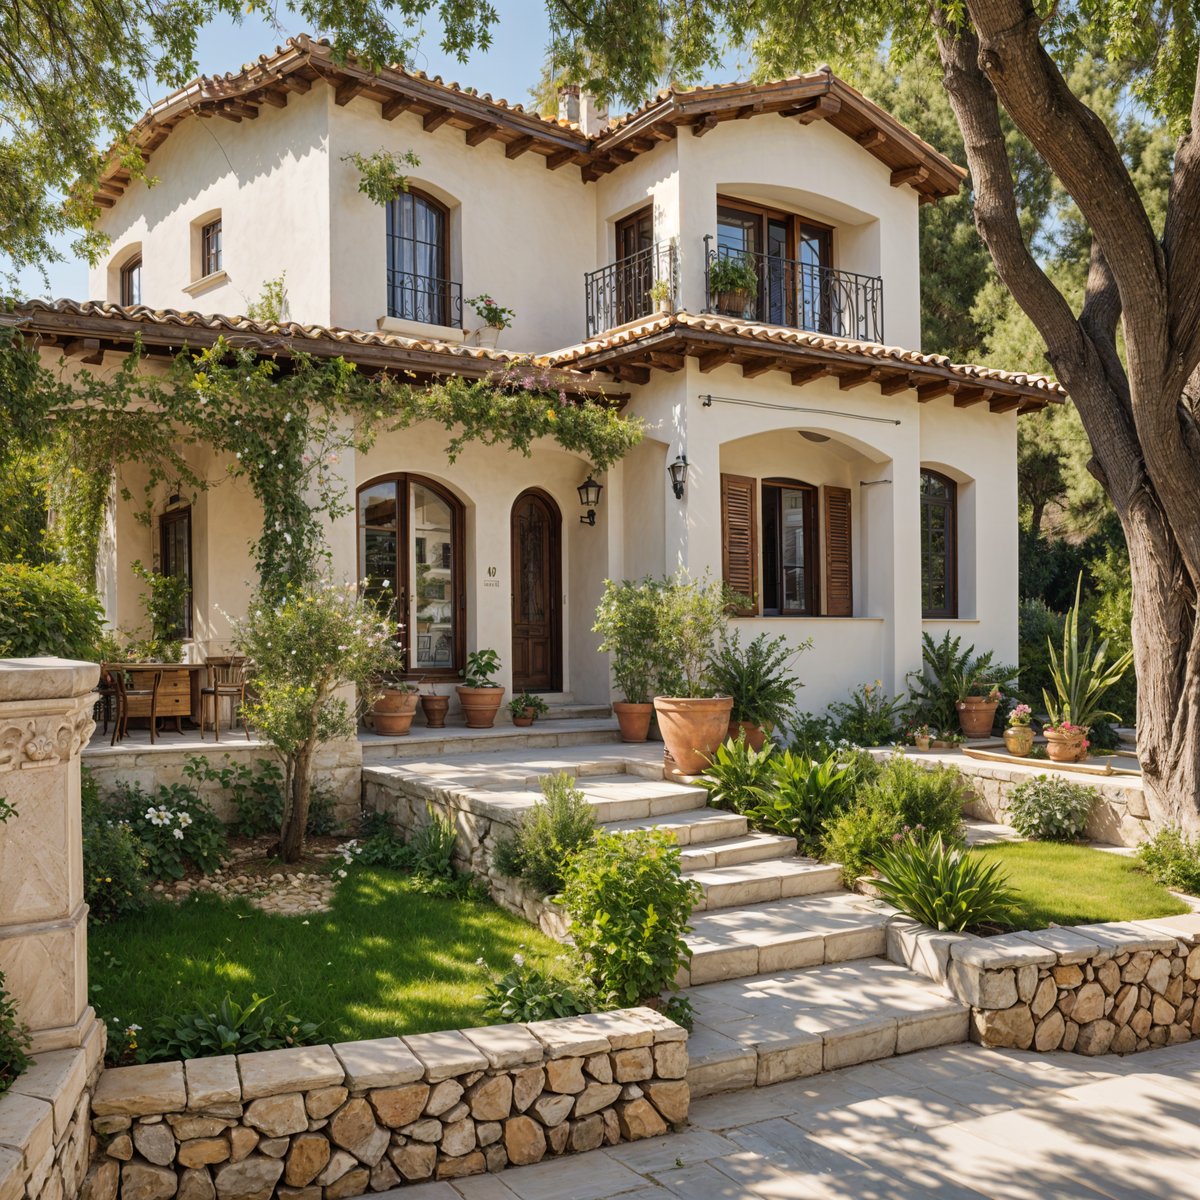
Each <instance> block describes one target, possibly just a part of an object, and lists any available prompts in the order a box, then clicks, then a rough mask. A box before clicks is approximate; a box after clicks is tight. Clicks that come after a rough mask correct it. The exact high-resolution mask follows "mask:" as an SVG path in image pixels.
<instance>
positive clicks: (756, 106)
mask: <svg viewBox="0 0 1200 1200" xmlns="http://www.w3.org/2000/svg"><path fill="white" fill-rule="evenodd" d="M762 110H763V101H761V100H756V101H755V102H754V103H753V104H747V105H746V106H745V107H744V108H739V109H738V110H737V112H735V113H734V114H733V119H734V120H735V121H745V120H748V119H749V118H750V117H757V116H758V114H759V113H760V112H762Z"/></svg>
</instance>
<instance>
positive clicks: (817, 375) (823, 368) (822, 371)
mask: <svg viewBox="0 0 1200 1200" xmlns="http://www.w3.org/2000/svg"><path fill="white" fill-rule="evenodd" d="M832 374H834V369H833V367H832V365H831V364H829V363H816V364H814V365H812V366H808V367H797V368H796V369H795V370H794V371H793V372H792V386H793V387H803V386H804V385H805V384H806V383H813V382H814V381H815V380H817V379H824V378H825V377H826V376H827V375H832Z"/></svg>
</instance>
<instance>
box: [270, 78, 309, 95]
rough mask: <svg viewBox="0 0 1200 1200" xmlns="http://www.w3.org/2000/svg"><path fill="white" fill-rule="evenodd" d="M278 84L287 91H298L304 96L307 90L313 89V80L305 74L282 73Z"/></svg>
mask: <svg viewBox="0 0 1200 1200" xmlns="http://www.w3.org/2000/svg"><path fill="white" fill-rule="evenodd" d="M277 86H278V87H281V88H283V90H284V91H285V92H296V93H298V94H299V95H301V96H303V95H304V93H305V92H309V91H312V80H311V79H305V78H304V76H303V75H281V76H280V77H279V82H278V85H277Z"/></svg>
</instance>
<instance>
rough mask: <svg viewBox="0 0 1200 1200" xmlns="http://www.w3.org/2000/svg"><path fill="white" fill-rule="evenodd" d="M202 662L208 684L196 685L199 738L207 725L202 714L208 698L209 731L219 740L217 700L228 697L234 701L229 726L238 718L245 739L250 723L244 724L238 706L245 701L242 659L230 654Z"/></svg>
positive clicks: (244, 662) (244, 667)
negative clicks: (211, 715) (210, 716)
mask: <svg viewBox="0 0 1200 1200" xmlns="http://www.w3.org/2000/svg"><path fill="white" fill-rule="evenodd" d="M204 665H205V666H206V667H207V668H208V686H207V687H202V688H201V689H200V740H201V741H203V740H204V730H205V729H206V728H207V726H208V722H207V720H206V718H207V715H208V704H209V701H211V702H212V712H213V731H214V733H215V735H216V740H217V741H218V742H219V741H220V740H221V700H222V699H223V698H228V699H229V700H231V701H236V703H234V705H233V712H232V714H231V716H230V725H229V727H230V729H231V730H232V729H233V727H234V726H235V725H236V724H237V723H238V721H239V720H240V721H241V723H242V729H243V730H244V731H245V734H246V741H249V740H250V726H249V725H247V724H246V718H245V716H244V715H243V713H242V707H243V706H244V705H245V703H246V660H245V659H244V658H238V657H233V656H224V657H219V658H206V659H205V660H204Z"/></svg>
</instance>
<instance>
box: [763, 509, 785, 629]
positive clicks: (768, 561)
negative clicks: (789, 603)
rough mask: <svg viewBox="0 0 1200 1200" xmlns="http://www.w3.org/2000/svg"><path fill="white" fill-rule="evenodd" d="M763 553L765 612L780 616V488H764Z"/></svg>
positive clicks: (765, 613) (767, 614) (769, 614)
mask: <svg viewBox="0 0 1200 1200" xmlns="http://www.w3.org/2000/svg"><path fill="white" fill-rule="evenodd" d="M762 499H763V503H762V509H763V522H762V555H763V613H764V615H766V616H778V615H779V606H780V591H781V588H780V581H779V489H778V488H773V487H764V488H763V490H762Z"/></svg>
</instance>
